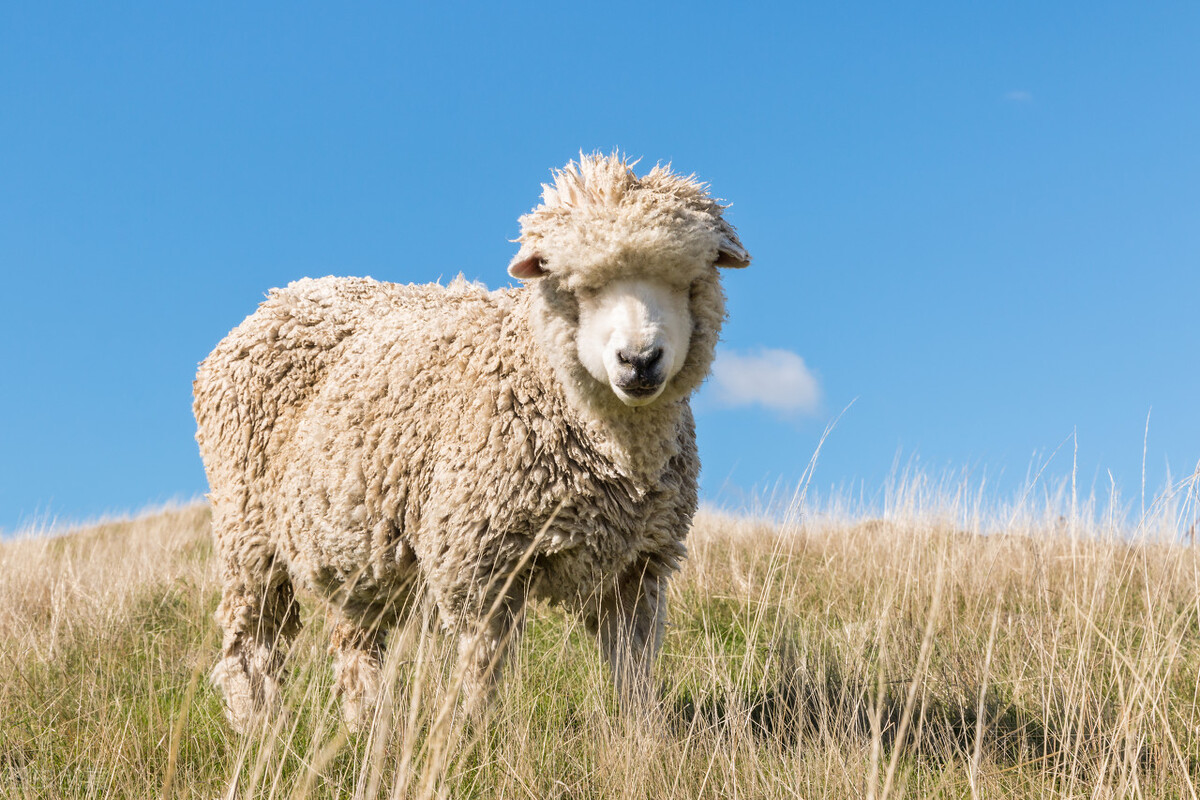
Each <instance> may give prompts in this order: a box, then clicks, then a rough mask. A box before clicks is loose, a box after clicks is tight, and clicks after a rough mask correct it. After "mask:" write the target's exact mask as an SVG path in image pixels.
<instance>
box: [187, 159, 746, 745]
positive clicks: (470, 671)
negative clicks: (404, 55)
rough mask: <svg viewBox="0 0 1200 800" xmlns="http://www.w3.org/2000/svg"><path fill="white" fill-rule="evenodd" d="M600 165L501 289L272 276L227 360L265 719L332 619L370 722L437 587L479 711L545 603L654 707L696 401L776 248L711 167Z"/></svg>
mask: <svg viewBox="0 0 1200 800" xmlns="http://www.w3.org/2000/svg"><path fill="white" fill-rule="evenodd" d="M635 164H636V162H632V163H631V162H630V161H628V160H627V159H625V158H624V157H622V156H619V155H617V154H613V155H611V156H604V155H600V154H594V155H584V154H582V153H581V154H580V158H579V161H578V162H574V161H572V162H571V163H569V164H568V165H567V166H566V167H564V168H563V169H561V170H555V171H554V172H553V173H552V175H553V182H552V184H550V185H546V184H543V186H542V189H543V192H542V202H541V203H540V204H539V205H538V206H537V207H536V208H534V209H533V210H532V211H531V212H530V213H528V214H526V215H524V216H522V217H521V218H520V226H521V234H520V237H519V239H517V240H516V241H517V242H519V243H520V249H519V251H518V252H517V254H516V255H515V257H514V258H513V259H512V262H511V264H510V265H509V269H508V272H509V275H510V276H512V277H513V278H516V279H519V280H520V281H521V285H520V286H519V287H517V288H508V289H502V290H498V291H488V290H487V289H486V288H485V287H483V286H482V285H480V284H472V283H468V282H466V281H465V280H463V279H462V277H461V276H459V277H458V278H456V279H455V280H453V281H452V282H450V283H449V285H447V286H444V287H443V286H440V285H436V284H434V285H422V286H418V285H397V284H391V283H383V282H377V281H374V280H371V279H370V278H335V277H326V278H320V279H315V280H314V279H304V280H299V281H296V282H293V283H291V284H289V285H288V286H287V287H286V288H284V289H275V290H272V291H271V292H270V293H269V295H268V297H267V299H266V300H265V301H264V302H263V303H262V304H261V305H260V306H259V307H258V309H257V310H256V311H255V312H254V313H253V314H251V315H250V316H249V317H248V318H246V320H245V321H243V322H242V323H241V324H240V325H239V326H237V327H236V328H235V329H234V330H233V331H232V332H230V333H229V335H228V336H227V337H226V338H225V339H224V340H222V341H221V342H220V343H219V344H218V345H217V347H216V348H215V349H214V350H213V352H212V353H211V354H210V355H209V356H208V357H207V358H206V359H205V360H204V361H203V362H202V363H201V365H200V367H199V370H198V374H197V377H196V380H195V383H194V394H195V403H194V411H195V416H196V421H197V429H198V430H197V434H196V438H197V441H198V443H199V446H200V452H201V456H202V458H203V461H204V466H205V471H206V474H207V477H208V483H209V488H210V493H209V495H208V496H209V499H210V503H211V507H212V529H213V538H214V542H215V550H216V552H217V555H218V561H219V564H220V567H221V577H222V582H223V591H222V597H221V601H220V604H219V607H218V609H217V611H216V615H215V616H216V619H217V621H218V623H219V625H220V626H221V628H222V630H223V635H224V638H223V643H222V653H221V658H220V661H219V663H218V664H217V666H216V667H215V669H214V670H213V674H212V679H213V681H214V683H215V684H216V685H217V686H218V687H219V688H220V689H221V691H222V692H223V695H224V700H225V709H226V714H227V716H228V718H229V720H230V722H231V723H232V725H233V726H234V727H235V728H236V729H237V730H239V731H243V732H245V731H247V730H249V729H250V728H251V726H252V724H253V721H254V720H256V719H258V718H259V716H258V715H259V714H261V713H263V712H265V711H266V710H269V709H270V708H271V707H273V706H274V705H276V704H277V702H278V695H279V690H280V686H281V681H282V680H283V678H284V674H285V664H284V661H285V656H286V653H287V651H288V647H289V644H290V642H291V641H292V639H293V637H294V636H295V635H296V633H297V632H298V630H299V628H300V618H299V613H298V610H297V606H296V603H295V600H294V594H293V588H294V587H296V586H299V587H301V588H302V589H304V590H306V591H307V592H309V593H311V594H314V595H316V596H317V597H319V598H322V599H323V600H324V601H325V604H326V606H327V609H328V613H329V615H330V617H331V620H332V643H331V646H330V649H331V651H332V653H333V658H334V676H335V688H336V690H337V692H338V693H339V694H340V695H341V698H342V703H343V714H344V717H345V720H346V722H347V723H348V724H349V725H350V726H352V727H361V726H362V725H364V724H366V723H367V722H369V721H370V718H371V715H372V713H373V710H374V705H375V702H376V697H377V694H378V692H379V690H380V684H381V680H382V659H383V654H384V639H385V637H386V634H387V632H388V631H389V629H391V628H392V627H393V626H394V625H395V624H396V623H397V622H399V621H401V620H403V619H404V618H406V616H407V615H409V614H410V613H411V610H412V608H413V607H414V598H418V597H422V598H426V602H429V603H431V606H432V608H435V609H436V615H437V618H438V619H439V620H440V621H441V623H442V625H443V626H444V627H445V628H446V629H448V630H450V631H452V632H454V633H455V634H456V635H457V637H458V640H457V644H458V650H459V665H460V669H461V671H462V672H461V675H462V696H463V698H464V699H463V702H464V703H465V704H467V705H471V706H473V707H475V706H477V703H478V701H479V700H480V699H486V698H487V697H488V696H489V695H490V694H491V692H492V691H493V688H494V686H495V685H496V681H497V674H498V673H499V671H500V669H501V667H502V662H503V660H504V656H505V654H506V653H507V652H508V651H509V650H510V646H511V641H512V640H514V639H515V638H516V636H517V635H518V634H519V631H520V627H521V622H522V619H523V611H524V608H525V605H526V603H527V602H528V601H529V600H531V599H542V600H546V601H549V602H551V603H556V604H560V605H562V606H564V607H566V608H568V609H570V610H572V611H574V612H576V613H578V614H579V615H580V616H581V617H582V619H583V621H584V622H585V625H586V627H587V628H588V629H589V630H590V631H591V632H592V633H593V634H595V635H596V636H597V637H598V640H599V643H600V647H601V650H602V652H603V653H604V654H605V658H606V660H607V661H608V662H609V664H610V666H611V668H612V673H613V679H614V682H615V687H616V689H617V692H618V696H619V697H620V698H621V703H622V707H624V708H636V707H644V705H645V703H646V702H647V700H649V699H650V698H651V695H652V686H653V685H652V680H651V668H652V665H653V663H654V659H655V657H656V654H657V651H658V649H659V646H660V642H661V640H662V635H663V625H664V619H665V613H666V608H665V596H666V591H665V590H666V581H667V580H668V579H669V578H670V576H671V575H672V574H673V573H674V572H675V571H676V570H677V569H678V568H679V566H680V561H681V559H683V558H684V556H685V554H686V549H685V546H684V540H685V537H686V535H687V532H688V529H689V527H690V524H691V520H692V516H693V514H694V513H695V511H696V505H697V475H698V472H699V468H700V462H699V458H698V456H697V451H696V443H695V433H694V423H693V419H692V413H691V409H690V406H689V400H688V398H689V396H690V395H691V393H692V392H693V391H694V390H695V389H696V388H697V387H698V386H699V385H700V384H701V382H702V381H703V380H704V378H705V376H706V375H707V374H708V371H709V367H710V365H711V363H712V360H713V355H714V348H715V345H716V342H717V338H718V335H719V333H720V330H721V325H722V322H723V320H724V318H725V298H724V294H723V291H722V288H721V282H720V278H719V275H718V269H717V268H718V267H745V266H747V265H748V264H749V260H750V257H749V255H748V254H747V252H746V250H745V249H744V248H743V247H742V245H741V242H740V241H739V239H738V236H737V233H736V231H735V230H734V228H733V226H732V225H731V224H730V223H728V222H727V221H726V220H725V219H724V218H723V216H722V213H723V211H724V209H725V206H724V205H722V204H720V203H719V202H718V201H717V200H715V199H713V198H712V197H711V196H710V195H709V193H708V190H707V186H706V185H705V184H702V183H699V182H698V181H697V180H696V179H695V177H694V176H686V177H685V176H681V175H679V174H675V173H674V172H672V170H671V168H670V167H669V166H667V167H663V166H656V167H655V168H654V169H652V170H650V171H649V172H648V173H647V174H645V175H643V176H641V177H638V176H637V175H636V174H635V172H634V170H633V167H634V165H635Z"/></svg>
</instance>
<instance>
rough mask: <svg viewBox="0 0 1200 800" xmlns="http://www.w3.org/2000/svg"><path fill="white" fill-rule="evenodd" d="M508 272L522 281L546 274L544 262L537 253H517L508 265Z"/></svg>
mask: <svg viewBox="0 0 1200 800" xmlns="http://www.w3.org/2000/svg"><path fill="white" fill-rule="evenodd" d="M508 274H509V275H511V276H513V277H514V278H520V279H521V280H523V281H526V280H529V279H531V278H540V277H542V276H543V275H545V274H546V262H545V261H544V260H542V257H541V256H540V255H538V254H537V253H531V254H524V253H517V255H516V257H515V258H514V259H513V260H512V263H511V264H509V265H508Z"/></svg>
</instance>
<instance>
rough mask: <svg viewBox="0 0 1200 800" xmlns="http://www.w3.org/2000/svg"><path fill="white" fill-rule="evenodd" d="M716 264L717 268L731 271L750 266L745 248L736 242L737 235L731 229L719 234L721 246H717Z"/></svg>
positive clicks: (748, 255)
mask: <svg viewBox="0 0 1200 800" xmlns="http://www.w3.org/2000/svg"><path fill="white" fill-rule="evenodd" d="M716 263H717V266H718V267H730V268H733V269H742V268H743V267H748V266H750V254H749V253H747V252H746V248H744V247H742V243H741V242H740V241H738V237H737V234H736V233H734V232H733V229H732V228H729V229H728V230H727V231H723V232H722V234H721V244H720V245H718V246H717V262H716Z"/></svg>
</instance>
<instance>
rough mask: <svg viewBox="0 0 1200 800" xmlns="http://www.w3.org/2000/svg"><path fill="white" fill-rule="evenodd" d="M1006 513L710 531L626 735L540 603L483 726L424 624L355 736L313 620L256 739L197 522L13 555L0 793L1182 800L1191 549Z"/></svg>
mask: <svg viewBox="0 0 1200 800" xmlns="http://www.w3.org/2000/svg"><path fill="white" fill-rule="evenodd" d="M943 494H944V493H943ZM912 498H917V499H912ZM935 500H937V498H935ZM929 509H932V510H929ZM996 516H997V515H992V517H989V518H985V516H984V515H982V514H979V513H976V512H973V511H971V510H970V508H969V507H967V505H966V504H965V503H964V502H962V501H961V500H960V501H958V502H954V501H953V499H952V501H951V502H943V501H941V500H937V502H929V503H927V502H922V501H920V499H919V498H918V497H917V494H915V493H914V494H913V495H911V497H910V501H909V502H905V503H903V504H901V505H900V506H899V507H897V508H895V509H894V510H893V511H891V512H889V514H888V515H887V518H885V519H876V520H869V521H867V520H856V519H854V518H853V516H852V515H849V514H845V513H841V514H839V513H833V512H832V511H831V512H827V513H822V514H819V515H816V516H811V517H806V518H803V520H802V522H801V521H797V520H792V521H789V522H783V523H769V522H766V521H763V520H756V519H753V518H739V517H731V516H724V515H721V514H718V513H714V512H706V513H702V514H701V516H700V517H699V518H698V520H697V522H696V526H695V530H694V532H693V534H692V537H691V540H690V548H691V557H690V559H689V561H688V562H687V566H686V568H685V570H684V571H683V573H682V574H681V575H680V577H679V579H678V580H677V581H676V582H675V584H674V586H673V588H672V597H671V601H672V615H671V619H672V624H671V626H670V628H669V630H668V635H667V640H666V645H665V650H664V653H663V655H662V658H661V660H660V662H659V665H658V671H657V676H658V679H659V683H660V686H661V691H662V698H663V700H662V708H661V710H660V713H659V714H657V716H656V718H655V719H654V720H652V721H647V722H641V723H635V722H628V721H625V720H623V719H622V718H621V717H620V716H619V715H618V714H617V713H616V711H615V708H616V703H615V698H614V696H613V692H612V689H611V687H610V683H609V679H608V676H607V674H606V672H605V668H604V667H603V665H602V663H601V659H600V656H599V653H598V652H597V649H596V647H595V645H594V643H593V642H592V641H591V640H590V639H589V638H588V637H587V636H586V635H585V634H584V632H583V631H582V630H581V629H580V628H579V626H578V625H577V624H576V623H575V621H574V620H573V619H571V618H569V617H568V616H566V615H564V614H562V613H560V612H558V611H556V610H553V609H549V608H543V607H538V608H535V609H534V611H533V612H532V614H531V619H530V624H529V627H528V629H527V633H526V637H525V639H524V642H523V644H522V646H521V647H520V650H519V655H518V656H517V658H516V659H515V663H514V665H513V669H512V670H511V672H510V673H509V674H508V678H507V680H506V683H505V687H504V690H503V691H502V693H501V696H500V697H499V698H498V701H497V703H496V704H495V706H494V708H493V710H492V714H491V716H490V718H489V719H488V720H487V721H486V723H484V724H475V723H471V722H470V721H464V720H462V719H459V718H458V717H456V716H454V715H441V716H439V711H440V710H442V709H444V708H447V707H452V706H447V705H446V702H445V701H446V697H447V685H448V683H449V682H450V674H451V669H450V664H451V663H452V658H451V656H452V650H453V648H452V646H451V644H450V643H449V642H448V641H446V638H445V637H440V636H437V637H429V636H422V635H421V634H420V633H419V632H418V631H417V630H416V628H417V627H419V626H417V625H414V626H412V628H411V629H409V630H405V631H403V632H401V633H400V635H399V637H398V641H397V642H396V646H395V647H393V648H392V653H393V656H392V658H391V659H390V661H389V668H390V669H391V670H392V671H393V672H394V673H395V675H396V680H395V681H394V684H393V689H394V692H392V693H390V694H389V696H388V697H386V698H385V700H384V702H383V703H382V705H381V707H380V709H379V713H378V719H377V724H376V726H375V728H374V729H373V730H372V731H371V732H370V733H366V734H362V735H350V734H348V733H347V732H346V731H345V730H344V729H343V728H342V727H341V726H340V723H339V716H338V710H337V708H336V705H335V704H334V700H333V698H332V697H331V692H330V684H331V675H330V666H329V660H328V656H327V654H326V643H325V637H324V631H323V627H324V619H323V615H322V613H321V612H320V610H319V609H318V608H317V607H316V606H315V605H314V604H313V603H307V604H306V605H305V609H304V611H305V615H304V616H305V630H304V632H303V633H302V635H301V637H300V639H299V640H298V643H297V645H296V647H295V649H294V651H293V654H292V658H291V665H292V666H291V672H292V677H291V682H290V683H289V686H288V689H287V698H286V701H287V702H286V708H287V710H286V711H285V712H284V713H283V714H281V715H279V716H277V717H276V718H274V719H272V720H269V721H268V722H267V723H266V724H264V726H263V728H262V730H261V731H260V732H259V734H257V735H255V736H252V737H248V738H246V739H241V738H239V737H237V736H235V735H234V734H233V733H232V732H231V731H230V729H229V728H228V726H227V725H226V723H225V721H224V719H223V717H222V714H221V707H220V702H219V699H218V697H217V695H216V693H215V691H214V690H213V688H212V687H211V685H210V684H209V683H208V681H207V673H208V670H209V669H210V668H211V666H212V664H213V663H214V661H215V658H216V653H217V647H218V638H217V630H216V625H215V623H213V622H212V619H211V615H212V611H213V609H214V608H215V607H216V603H217V597H218V584H217V578H216V574H215V568H214V564H213V560H212V550H211V546H210V544H209V540H208V524H209V521H208V511H207V509H206V508H205V507H203V506H195V507H188V508H183V509H178V510H169V511H163V512H159V513H154V514H149V515H147V516H143V517H140V518H137V519H134V520H130V521H123V522H111V523H106V524H102V525H98V526H95V527H91V528H87V529H82V530H78V531H75V532H72V533H69V534H66V535H62V536H56V537H53V538H33V539H26V540H21V541H10V542H5V543H0V796H2V797H13V798H21V797H28V798H53V797H70V798H76V797H156V796H164V797H167V796H171V797H203V798H210V799H211V798H214V797H222V796H234V797H247V798H268V797H280V798H283V797H289V798H290V797H349V796H363V797H372V798H373V797H424V796H449V797H479V798H492V797H513V798H518V797H531V798H619V797H630V798H643V797H647V798H677V797H678V798H693V797H713V798H717V797H721V798H727V797H756V798H785V797H787V798H791V797H805V798H812V797H829V798H850V797H880V798H881V797H885V796H886V797H901V796H907V797H955V798H959V797H989V798H991V797H1110V796H1120V797H1195V796H1196V791H1195V785H1196V783H1197V782H1198V781H1200V728H1198V726H1200V708H1198V703H1197V700H1198V699H1200V698H1198V692H1200V640H1198V638H1197V633H1198V630H1197V627H1198V625H1197V620H1198V611H1200V559H1198V558H1197V556H1196V552H1195V550H1193V549H1191V548H1189V547H1186V546H1184V545H1180V544H1176V543H1173V540H1174V539H1177V538H1178V534H1179V532H1180V531H1179V530H1178V529H1177V526H1176V525H1175V524H1174V523H1173V522H1172V521H1171V520H1170V519H1167V516H1168V515H1163V519H1164V521H1163V522H1161V523H1160V524H1155V525H1152V526H1148V528H1149V529H1147V527H1143V528H1142V529H1140V530H1139V531H1138V532H1134V534H1133V535H1131V533H1130V532H1129V531H1126V530H1123V529H1122V528H1121V527H1120V526H1118V525H1117V524H1116V523H1115V522H1111V521H1109V522H1105V521H1104V520H1103V519H1101V517H1102V515H1099V514H1092V515H1090V516H1091V517H1095V518H1096V519H1089V520H1088V521H1084V520H1083V516H1084V515H1082V514H1081V515H1079V516H1078V517H1077V518H1065V519H1064V518H1061V517H1059V516H1057V514H1055V513H1045V514H1040V515H1033V514H1029V513H1013V514H1011V515H1008V516H1005V517H1004V518H1001V519H999V520H997V519H996V518H995V517H996Z"/></svg>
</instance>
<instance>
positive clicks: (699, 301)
mask: <svg viewBox="0 0 1200 800" xmlns="http://www.w3.org/2000/svg"><path fill="white" fill-rule="evenodd" d="M554 178H555V180H554V184H553V185H552V186H545V185H544V186H543V187H542V188H543V191H542V204H541V205H539V206H538V207H537V208H535V209H534V210H533V211H531V212H530V213H528V214H526V215H525V216H523V217H521V238H520V242H521V249H520V251H519V252H518V253H517V254H516V256H515V257H514V258H513V260H512V262H511V263H510V264H509V268H508V273H509V275H511V276H512V277H514V278H519V279H521V280H522V281H526V282H529V283H532V284H534V286H535V288H534V289H533V293H532V294H533V303H534V311H533V315H532V317H531V327H532V329H533V333H534V336H535V337H536V338H537V340H538V342H539V343H540V345H541V347H542V350H543V352H544V353H545V354H546V356H547V357H548V358H549V360H550V362H551V364H552V365H553V368H554V370H555V371H556V373H557V374H558V377H559V378H560V379H561V381H562V385H563V387H564V389H565V391H566V394H567V399H568V401H569V402H571V403H572V404H573V405H575V406H576V407H579V408H583V407H588V408H591V409H599V410H601V411H602V412H603V413H604V414H609V415H615V418H618V419H619V418H625V416H626V415H625V414H623V413H622V412H623V411H625V410H628V409H629V408H630V407H635V408H636V407H649V408H646V411H645V413H649V412H650V411H651V410H652V409H653V408H655V407H658V406H661V405H667V404H671V403H674V402H678V401H679V400H682V399H684V398H686V397H687V395H688V394H690V393H691V392H692V391H694V390H695V389H696V387H698V386H699V385H700V383H701V382H702V381H703V380H704V377H705V375H707V374H708V369H709V366H710V365H711V364H712V359H713V353H714V348H715V347H716V343H717V337H718V336H719V334H720V330H721V323H722V321H723V320H724V319H725V296H724V294H723V292H722V291H721V282H720V279H719V277H718V273H719V270H718V269H717V268H718V267H744V266H746V265H747V264H749V262H750V256H749V254H748V253H747V252H746V251H745V249H744V248H743V247H742V244H741V242H740V241H739V240H738V237H737V232H736V231H735V230H734V229H733V226H732V225H730V224H729V223H728V222H726V221H725V219H724V218H723V217H722V211H723V210H724V206H722V205H721V204H720V203H719V202H717V201H716V200H714V199H713V198H712V197H711V196H710V195H709V194H708V191H707V189H706V187H705V186H704V185H703V184H701V183H699V182H698V181H696V180H695V179H694V178H692V177H684V176H680V175H676V174H674V173H672V172H671V171H670V169H669V168H666V167H661V166H658V167H655V168H654V169H652V170H650V172H649V173H647V174H646V175H645V176H643V177H640V178H639V177H638V176H637V175H635V174H634V173H633V170H632V164H630V163H629V162H628V161H626V160H625V159H623V158H620V157H619V156H617V155H612V156H601V155H591V156H582V157H581V158H580V161H579V163H578V164H576V163H574V162H572V163H571V164H568V165H567V166H566V167H565V168H564V169H562V170H558V171H556V172H555V173H554ZM630 413H631V414H632V415H633V416H634V417H638V416H642V414H643V413H644V412H642V411H637V412H630Z"/></svg>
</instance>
